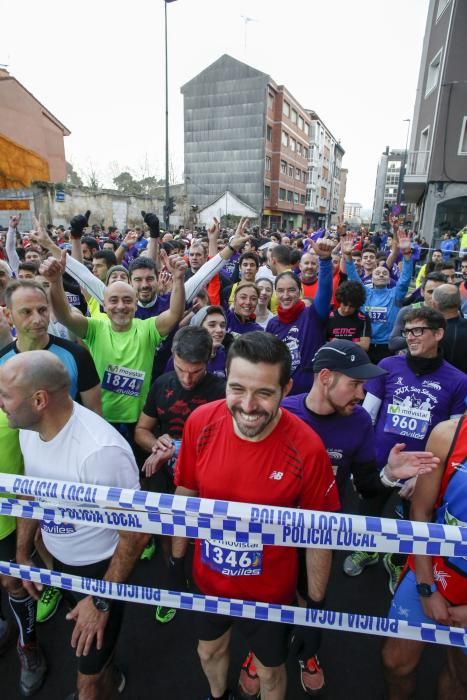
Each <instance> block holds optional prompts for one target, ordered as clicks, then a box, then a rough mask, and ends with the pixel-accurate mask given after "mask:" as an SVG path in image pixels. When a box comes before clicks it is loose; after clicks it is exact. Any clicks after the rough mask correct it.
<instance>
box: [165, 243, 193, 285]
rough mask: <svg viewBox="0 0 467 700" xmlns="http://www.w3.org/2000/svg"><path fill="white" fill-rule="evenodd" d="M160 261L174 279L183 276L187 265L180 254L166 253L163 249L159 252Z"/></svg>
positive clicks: (182, 277)
mask: <svg viewBox="0 0 467 700" xmlns="http://www.w3.org/2000/svg"><path fill="white" fill-rule="evenodd" d="M160 258H161V263H162V264H163V265H164V266H165V268H166V269H167V271H168V272H170V273H171V275H172V278H173V279H174V280H180V279H182V280H183V279H184V278H185V272H186V270H187V267H188V265H187V264H186V262H185V261H184V259H183V258H182V257H180V255H170V257H169V256H168V255H167V253H166V252H165V250H161V252H160Z"/></svg>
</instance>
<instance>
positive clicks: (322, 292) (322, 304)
mask: <svg viewBox="0 0 467 700" xmlns="http://www.w3.org/2000/svg"><path fill="white" fill-rule="evenodd" d="M311 247H312V248H313V250H314V252H315V253H316V255H317V256H318V257H319V275H318V290H317V292H316V297H315V300H314V302H313V307H314V308H315V310H316V312H317V314H318V316H319V317H320V318H321V319H322V320H323V321H325V320H326V319H327V317H328V316H329V310H330V308H331V298H332V263H331V255H332V251H333V248H334V243H333V241H331V240H330V239H329V238H320V239H319V240H318V241H316V242H315V241H311ZM310 308H311V307H310Z"/></svg>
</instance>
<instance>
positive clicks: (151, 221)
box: [141, 211, 160, 238]
mask: <svg viewBox="0 0 467 700" xmlns="http://www.w3.org/2000/svg"><path fill="white" fill-rule="evenodd" d="M141 216H142V217H143V221H144V223H145V224H146V225H147V226H148V227H149V236H150V237H151V238H159V236H160V229H159V219H158V218H157V216H156V214H151V213H149V214H146V212H145V211H141Z"/></svg>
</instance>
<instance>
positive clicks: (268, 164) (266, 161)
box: [264, 156, 271, 171]
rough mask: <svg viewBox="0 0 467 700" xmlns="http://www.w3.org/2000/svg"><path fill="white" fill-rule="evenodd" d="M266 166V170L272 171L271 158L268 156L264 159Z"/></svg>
mask: <svg viewBox="0 0 467 700" xmlns="http://www.w3.org/2000/svg"><path fill="white" fill-rule="evenodd" d="M264 164H265V167H266V170H268V171H270V170H271V158H270V157H269V156H266V158H265V159H264Z"/></svg>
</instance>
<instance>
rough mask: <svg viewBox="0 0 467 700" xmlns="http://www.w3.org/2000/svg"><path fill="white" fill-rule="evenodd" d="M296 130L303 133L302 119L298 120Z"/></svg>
mask: <svg viewBox="0 0 467 700" xmlns="http://www.w3.org/2000/svg"><path fill="white" fill-rule="evenodd" d="M298 128H299V129H301V130H302V131H303V117H299V118H298Z"/></svg>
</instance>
